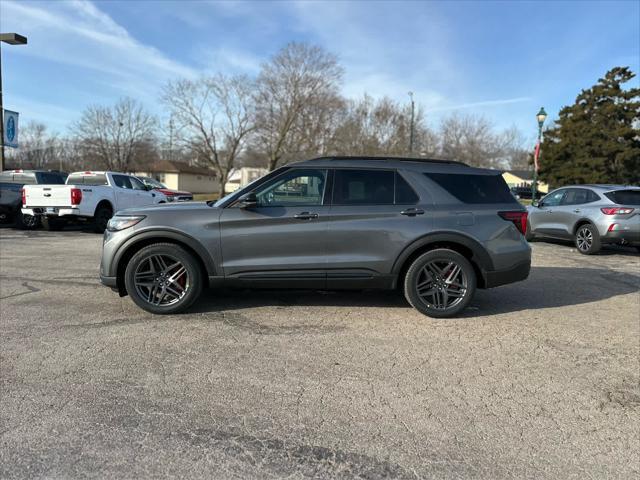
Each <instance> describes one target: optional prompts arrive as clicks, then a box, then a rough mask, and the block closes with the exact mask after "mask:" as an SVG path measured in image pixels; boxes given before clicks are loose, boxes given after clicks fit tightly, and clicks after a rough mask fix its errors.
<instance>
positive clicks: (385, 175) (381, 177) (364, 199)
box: [333, 170, 395, 205]
mask: <svg viewBox="0 0 640 480" xmlns="http://www.w3.org/2000/svg"><path fill="white" fill-rule="evenodd" d="M394 176H395V172H393V171H390V170H336V171H335V179H334V182H333V203H334V205H393V186H394Z"/></svg>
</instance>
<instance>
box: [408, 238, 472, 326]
mask: <svg viewBox="0 0 640 480" xmlns="http://www.w3.org/2000/svg"><path fill="white" fill-rule="evenodd" d="M475 291H476V274H475V271H474V269H473V266H472V265H471V263H469V260H467V259H466V258H465V257H464V256H462V255H461V254H459V253H458V252H455V251H453V250H449V249H446V248H439V249H436V250H431V251H429V252H427V253H424V254H422V255H420V256H419V257H418V258H416V259H415V260H414V261H413V263H412V264H411V266H410V267H409V269H408V270H407V274H406V276H405V279H404V295H405V297H406V299H407V301H408V302H409V303H410V304H411V306H412V307H413V308H415V309H416V310H418V311H419V312H421V313H423V314H425V315H427V316H429V317H435V318H445V317H451V316H454V315H456V314H458V313H460V312H461V311H462V310H464V309H465V308H466V307H467V305H469V302H470V301H471V299H472V298H473V295H474V293H475Z"/></svg>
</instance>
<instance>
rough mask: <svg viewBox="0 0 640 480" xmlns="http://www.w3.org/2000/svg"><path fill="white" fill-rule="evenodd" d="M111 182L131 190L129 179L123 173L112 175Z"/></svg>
mask: <svg viewBox="0 0 640 480" xmlns="http://www.w3.org/2000/svg"><path fill="white" fill-rule="evenodd" d="M113 183H115V185H116V187H120V188H126V189H127V190H132V189H133V187H132V186H131V179H130V178H129V177H126V176H124V175H114V176H113Z"/></svg>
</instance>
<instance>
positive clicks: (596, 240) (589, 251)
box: [575, 223, 601, 255]
mask: <svg viewBox="0 0 640 480" xmlns="http://www.w3.org/2000/svg"><path fill="white" fill-rule="evenodd" d="M575 243H576V248H577V249H578V251H579V252H580V253H582V254H584V255H593V254H594V253H598V252H599V251H600V248H601V244H600V234H599V233H598V229H597V228H596V227H595V226H594V225H592V224H590V223H587V224H585V225H581V226H580V227H578V230H577V231H576V237H575Z"/></svg>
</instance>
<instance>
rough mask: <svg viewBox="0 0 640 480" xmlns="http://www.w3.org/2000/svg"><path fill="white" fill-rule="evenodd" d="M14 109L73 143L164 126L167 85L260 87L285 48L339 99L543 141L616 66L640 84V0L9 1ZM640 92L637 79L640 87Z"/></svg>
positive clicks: (5, 60)
mask: <svg viewBox="0 0 640 480" xmlns="http://www.w3.org/2000/svg"><path fill="white" fill-rule="evenodd" d="M0 30H1V31H3V32H7V31H9V32H13V31H15V32H18V33H21V34H23V35H26V36H28V38H29V44H28V45H27V46H8V45H5V46H3V47H2V67H3V81H4V92H5V94H4V95H5V97H4V98H5V108H7V109H12V110H17V111H19V112H21V122H28V121H29V120H38V121H42V122H44V123H46V124H47V125H48V126H49V127H50V129H52V130H53V131H57V132H59V133H67V129H68V127H69V125H70V124H72V122H73V121H74V120H76V119H77V118H78V117H79V115H80V112H81V111H82V110H83V109H84V108H85V107H86V106H88V105H90V104H110V103H113V102H115V101H116V100H117V99H118V98H119V97H122V96H130V97H133V98H136V99H138V100H140V101H141V102H143V103H144V104H145V105H146V106H147V107H148V108H149V109H150V110H152V111H153V112H154V113H158V114H162V108H161V105H159V94H160V90H161V87H162V85H163V84H164V83H165V82H166V81H167V80H169V79H174V78H180V77H191V78H197V77H198V76H199V75H202V74H207V73H213V72H216V71H224V72H238V73H247V74H250V75H253V74H256V73H257V72H258V71H259V68H260V64H261V62H263V61H265V60H266V59H268V58H269V56H270V55H272V54H273V53H275V52H276V51H277V50H278V49H279V48H280V47H282V46H283V45H284V44H285V43H287V42H289V41H294V40H295V41H306V42H311V43H315V44H319V45H321V46H323V47H325V48H326V49H328V50H329V51H331V52H333V53H335V54H336V55H337V56H338V57H339V59H340V62H341V64H342V65H343V66H344V68H345V72H346V75H345V82H344V86H343V92H344V94H345V95H347V96H349V97H357V96H360V95H362V94H363V93H364V92H365V91H366V92H368V93H370V94H372V95H374V96H383V95H388V96H390V97H392V98H394V99H397V100H400V101H407V100H408V97H407V92H408V91H410V90H411V91H413V92H415V98H416V99H417V101H419V102H420V103H421V104H422V105H423V106H424V108H425V110H426V115H427V120H428V122H429V123H431V124H433V125H436V124H437V123H438V122H439V121H440V119H441V118H442V117H443V116H445V115H448V114H450V113H452V112H458V113H463V114H466V113H472V114H482V115H484V116H485V117H487V118H488V119H490V120H491V121H492V122H493V123H494V124H495V125H496V126H497V127H500V128H502V127H508V126H511V125H516V126H518V127H519V128H520V129H522V130H523V131H524V132H525V133H526V134H527V136H529V135H531V136H533V135H534V134H535V128H536V125H535V118H534V116H535V114H536V112H537V110H538V108H539V107H540V106H542V105H544V106H545V107H546V109H547V111H548V112H549V114H550V115H551V116H552V117H553V116H555V115H557V112H558V110H559V109H560V107H562V106H563V105H567V104H570V103H572V102H573V101H574V99H575V97H576V95H577V94H578V93H579V91H580V90H581V89H582V88H587V87H589V86H591V85H592V84H593V83H595V81H596V80H597V79H598V78H600V77H601V76H603V75H604V73H605V72H606V71H607V70H608V69H610V68H611V67H614V66H619V65H626V66H630V67H631V68H632V70H633V71H634V72H635V73H640V1H637V0H636V1H633V0H629V1H617V2H616V1H606V2H596V1H593V2H578V1H567V2H552V1H537V2H527V1H512V2H509V1H495V2H481V1H469V2H467V1H442V2H440V1H431V2H417V1H416V2H399V1H398V2H383V1H378V2H365V1H361V2H346V1H345V2H340V1H323V2H320V1H317V2H314V1H307V2H304V1H287V2H267V1H262V2H215V1H205V0H198V1H178V2H174V1H153V0H144V1H135V0H132V1H117V0H111V1H105V2H101V1H94V2H89V1H82V0H75V1H68V2H67V1H53V0H52V1H46V2H29V1H20V2H15V1H11V0H0ZM634 81H635V84H636V85H639V84H640V82H638V78H637V77H636V79H634Z"/></svg>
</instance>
